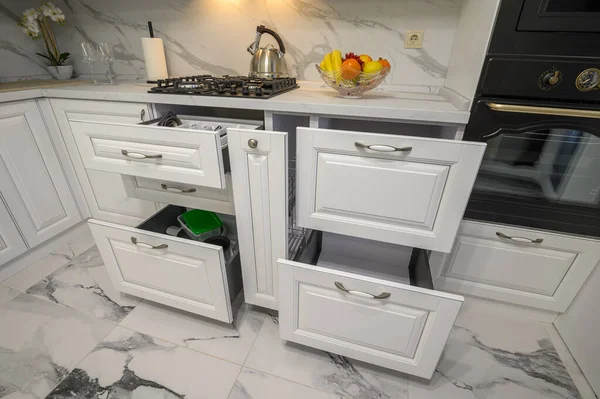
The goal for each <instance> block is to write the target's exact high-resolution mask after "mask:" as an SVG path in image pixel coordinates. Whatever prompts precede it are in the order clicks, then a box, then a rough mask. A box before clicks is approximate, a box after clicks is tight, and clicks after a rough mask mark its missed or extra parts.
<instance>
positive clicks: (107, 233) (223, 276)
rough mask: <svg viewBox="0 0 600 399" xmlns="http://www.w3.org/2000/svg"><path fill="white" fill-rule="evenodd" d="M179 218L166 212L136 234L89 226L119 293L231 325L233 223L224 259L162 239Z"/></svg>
mask: <svg viewBox="0 0 600 399" xmlns="http://www.w3.org/2000/svg"><path fill="white" fill-rule="evenodd" d="M183 212H185V208H182V207H177V206H168V207H166V208H164V209H162V210H161V211H159V212H158V213H156V214H155V215H153V216H152V217H150V218H149V219H148V220H147V221H145V222H144V223H142V224H141V225H139V226H137V227H135V228H133V227H128V226H123V225H118V224H115V223H110V222H104V221H101V220H95V219H92V220H90V221H89V225H90V229H91V231H92V234H93V236H94V239H95V241H96V245H97V246H98V251H99V252H100V255H101V256H102V260H103V261H104V264H105V265H106V268H107V270H108V273H109V275H110V278H111V280H112V282H113V284H114V285H115V287H116V288H117V289H118V290H119V291H121V292H125V293H128V294H132V295H135V296H138V297H141V298H146V299H149V300H152V301H155V302H159V303H162V304H165V305H168V306H173V307H176V308H178V309H182V310H185V311H188V312H192V313H196V314H199V315H202V316H206V317H210V318H213V319H216V320H220V321H224V322H227V323H230V322H231V321H233V313H232V310H231V301H232V300H233V299H235V296H236V295H237V294H238V293H239V292H240V290H241V274H240V264H239V256H237V255H238V251H237V244H236V236H237V234H236V233H235V231H236V230H235V223H233V224H229V225H228V226H227V231H228V237H229V238H230V239H231V240H232V251H231V252H232V255H231V256H230V257H228V258H227V259H226V258H225V255H224V252H223V248H222V247H220V246H216V245H211V244H206V243H203V242H200V241H194V240H191V239H188V238H179V237H173V236H170V235H167V234H165V231H166V229H167V228H168V227H169V226H173V225H178V222H177V216H178V215H180V214H181V213H183Z"/></svg>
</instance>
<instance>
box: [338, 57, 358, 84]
mask: <svg viewBox="0 0 600 399" xmlns="http://www.w3.org/2000/svg"><path fill="white" fill-rule="evenodd" d="M360 72H361V70H360V64H359V62H358V61H356V60H355V59H354V58H349V59H347V60H346V61H344V62H343V63H342V78H344V79H346V80H351V79H354V78H355V77H357V76H358V75H359V74H360Z"/></svg>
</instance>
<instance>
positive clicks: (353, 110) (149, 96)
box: [0, 82, 470, 125]
mask: <svg viewBox="0 0 600 399" xmlns="http://www.w3.org/2000/svg"><path fill="white" fill-rule="evenodd" d="M149 87H151V86H150V85H145V84H141V83H139V82H134V83H129V82H127V83H121V84H117V85H115V86H93V85H80V86H64V87H49V88H41V89H30V90H21V91H13V92H6V93H0V103H2V102H9V101H19V100H26V99H32V98H39V97H47V98H65V99H80V100H103V101H124V102H141V103H156V104H174V105H175V104H176V105H190V106H204V107H219V108H239V109H255V110H261V111H270V112H281V113H304V114H316V115H324V116H333V117H335V116H341V117H351V118H361V119H364V118H374V119H387V120H395V121H413V122H420V123H434V124H444V125H465V124H467V122H468V120H469V116H470V114H469V111H464V110H460V109H459V108H465V107H466V104H468V100H466V99H464V98H459V97H457V96H458V95H456V96H452V95H451V94H453V93H448V91H447V90H441V91H440V94H425V93H408V92H407V93H402V92H392V91H390V92H387V91H378V92H372V93H367V95H366V96H365V98H362V99H341V98H339V97H337V96H336V93H335V92H334V91H333V90H331V89H328V88H315V87H311V85H307V86H305V85H303V84H302V82H301V88H300V89H297V90H293V91H290V92H287V93H284V94H281V95H278V96H276V97H273V98H271V99H266V100H265V99H251V98H228V97H207V96H193V95H179V94H154V93H147V90H148V89H149ZM403 96H406V97H403Z"/></svg>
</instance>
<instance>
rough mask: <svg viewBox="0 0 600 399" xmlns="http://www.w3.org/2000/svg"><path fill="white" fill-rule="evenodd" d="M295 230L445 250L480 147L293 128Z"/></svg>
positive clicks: (463, 204)
mask: <svg viewBox="0 0 600 399" xmlns="http://www.w3.org/2000/svg"><path fill="white" fill-rule="evenodd" d="M297 143H298V144H297V168H298V175H297V176H298V183H297V184H298V195H297V198H298V200H297V201H298V225H300V226H302V227H306V228H310V229H315V230H323V231H329V232H332V233H339V234H346V235H351V236H356V237H363V238H368V239H373V240H379V241H385V242H389V243H395V244H399V245H407V246H412V247H418V248H424V249H431V250H435V251H440V252H450V250H451V248H452V243H453V241H454V238H455V236H456V232H457V230H458V227H459V225H460V221H461V219H462V216H463V213H464V210H465V208H466V205H467V202H468V200H469V196H470V194H471V190H472V188H473V183H474V182H475V177H476V175H477V171H478V169H479V164H480V163H481V159H482V157H483V153H484V150H485V144H484V143H473V142H464V141H454V140H443V139H437V138H423V137H415V136H404V135H395V134H375V133H366V132H353V131H340V130H327V129H315V128H298V129H297Z"/></svg>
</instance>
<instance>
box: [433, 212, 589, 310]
mask: <svg viewBox="0 0 600 399" xmlns="http://www.w3.org/2000/svg"><path fill="white" fill-rule="evenodd" d="M497 233H500V234H501V235H504V236H505V237H514V238H515V239H516V240H515V239H510V238H503V237H501V236H498V234H497ZM523 238H525V239H523ZM527 239H529V240H530V241H532V240H541V241H540V242H538V243H534V242H527ZM599 261H600V241H598V240H592V239H588V238H578V237H572V236H566V235H562V234H556V233H550V232H546V231H539V230H530V229H523V228H515V227H508V226H502V225H494V224H488V223H480V222H472V221H464V222H463V223H462V225H461V228H460V230H459V233H458V237H457V239H456V242H455V245H454V247H453V249H452V252H451V253H450V254H442V253H434V254H433V255H432V256H431V265H432V273H433V278H434V282H435V286H436V288H438V289H441V290H446V291H452V292H458V293H461V294H468V295H475V296H481V297H484V298H488V299H494V300H498V301H505V302H511V303H515V304H518V305H525V306H530V307H536V308H540V309H545V310H551V311H556V312H564V311H565V310H566V309H567V307H568V306H569V304H570V303H571V301H572V300H573V298H574V297H575V295H576V294H577V292H578V291H579V289H580V288H581V287H582V286H583V284H584V282H585V280H586V279H587V277H588V276H589V274H590V273H591V271H592V270H593V269H594V267H595V266H596V264H597V263H598V262H599Z"/></svg>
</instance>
